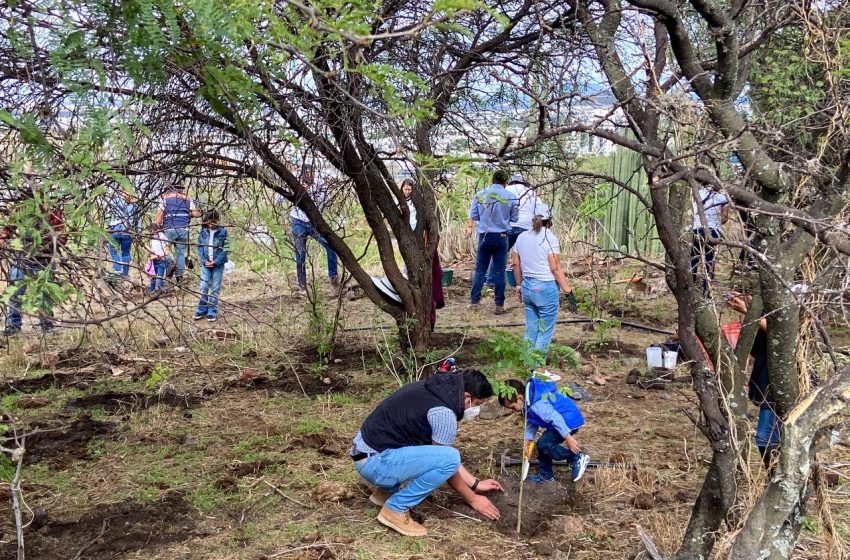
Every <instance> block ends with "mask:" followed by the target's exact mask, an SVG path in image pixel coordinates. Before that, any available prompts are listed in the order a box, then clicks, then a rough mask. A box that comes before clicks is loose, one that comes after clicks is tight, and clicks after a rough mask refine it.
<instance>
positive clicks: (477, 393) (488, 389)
mask: <svg viewBox="0 0 850 560" xmlns="http://www.w3.org/2000/svg"><path fill="white" fill-rule="evenodd" d="M460 375H462V376H463V390H464V391H465V392H467V393H469V396H470V397H472V398H473V399H489V398H490V397H492V396H493V387H492V386H491V385H490V381H489V380H488V379H487V377H486V376H485V375H484V374H483V373H481V372H480V371H478V370H477V369H472V368H467V369H464V370H462V371H461V372H460Z"/></svg>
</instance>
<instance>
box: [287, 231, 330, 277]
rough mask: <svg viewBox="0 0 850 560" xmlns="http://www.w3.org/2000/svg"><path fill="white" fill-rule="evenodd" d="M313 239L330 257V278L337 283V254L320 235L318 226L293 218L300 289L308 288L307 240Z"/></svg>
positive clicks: (293, 238)
mask: <svg viewBox="0 0 850 560" xmlns="http://www.w3.org/2000/svg"><path fill="white" fill-rule="evenodd" d="M309 237H312V238H313V239H315V240H316V241H318V242H319V243H320V244H321V245H322V247H324V248H325V253H326V254H327V256H328V277H329V278H330V279H331V282H334V281H336V276H337V262H336V252H334V250H333V249H331V246H330V245H328V242H327V241H326V240H325V238H324V237H322V236H321V235H319V232H318V230H316V226H314V225H313V224H311V223H310V222H305V221H304V220H299V219H298V218H292V242H293V244H294V245H295V272H296V274H297V275H298V287H299V288H306V287H307V238H309Z"/></svg>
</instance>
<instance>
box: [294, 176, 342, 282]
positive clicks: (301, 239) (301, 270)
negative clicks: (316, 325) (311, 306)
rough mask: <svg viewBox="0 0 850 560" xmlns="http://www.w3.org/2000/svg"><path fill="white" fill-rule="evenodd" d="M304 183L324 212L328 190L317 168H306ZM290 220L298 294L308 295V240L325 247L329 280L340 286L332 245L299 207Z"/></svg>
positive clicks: (335, 256) (295, 207)
mask: <svg viewBox="0 0 850 560" xmlns="http://www.w3.org/2000/svg"><path fill="white" fill-rule="evenodd" d="M303 175H304V178H303V182H304V184H305V185H306V186H307V190H308V192H309V193H310V196H311V197H312V199H313V202H314V203H315V204H316V206H317V207H318V208H319V210H320V211H321V210H323V209H324V207H325V206H326V205H327V203H328V194H329V193H328V190H327V188H326V187H325V185H323V184H322V183H321V182H320V181H319V180H318V178H317V177H316V171H315V168H314V167H313V166H312V165H308V166H305V167H304V174H303ZM289 219H290V220H291V222H292V242H293V245H294V246H295V271H296V276H297V279H298V293H299V294H301V295H304V294H306V293H307V240H308V239H309V238H311V237H312V238H313V239H315V240H316V241H318V242H319V244H320V245H321V246H322V247H324V249H325V253H326V254H327V257H328V278H330V281H331V285H333V286H334V287H337V286H339V275H338V271H337V255H336V252H335V251H334V250H333V249H332V248H331V246H330V244H328V242H327V241H326V240H325V238H324V237H322V236H321V235H319V232H318V230H317V229H316V226H314V225H313V224H312V223H310V218H308V217H307V214H305V213H304V211H303V210H301V209H300V208H298V207H297V206H293V207H292V210H291V211H290V212H289Z"/></svg>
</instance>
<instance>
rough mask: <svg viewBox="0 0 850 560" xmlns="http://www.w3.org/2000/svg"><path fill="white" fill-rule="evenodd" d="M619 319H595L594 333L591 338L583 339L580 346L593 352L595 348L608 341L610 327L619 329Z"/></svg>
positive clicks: (597, 348)
mask: <svg viewBox="0 0 850 560" xmlns="http://www.w3.org/2000/svg"><path fill="white" fill-rule="evenodd" d="M619 328H620V321H618V320H617V319H605V320H604V321H597V322H596V323H595V324H594V331H593V332H594V335H593V338H591V339H589V340H585V341H584V342H583V343H582V348H584V349H585V350H586V351H588V352H593V351H595V350H599V349H600V348H602V347H603V346H605V344H606V343H607V342H608V341H609V338H610V333H611V330H612V329H619Z"/></svg>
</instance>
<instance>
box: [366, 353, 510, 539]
mask: <svg viewBox="0 0 850 560" xmlns="http://www.w3.org/2000/svg"><path fill="white" fill-rule="evenodd" d="M492 396H493V388H492V387H491V385H490V382H489V381H488V380H487V378H486V377H485V376H484V374H483V373H481V372H480V371H478V370H474V369H466V370H463V371H461V372H458V373H438V374H436V375H434V376H433V377H431V378H429V379H427V380H425V381H418V382H416V383H410V384H408V385H405V386H404V387H402V388H401V389H399V390H398V391H396V392H395V393H393V394H392V395H390V396H389V397H387V398H386V399H384V400H383V401H381V403H380V404H378V406H377V408H375V410H373V411H372V413H371V414H369V416H368V417H367V418H366V420H365V421H364V422H363V425H362V426H361V427H360V430H359V431H358V432H357V435H355V436H354V440H353V441H352V446H351V460H352V461H353V462H354V468H355V469H357V473H358V474H359V475H360V476H361V477H363V479H364V480H366V481H367V482H369V483H370V484H373V485H374V486H376V487H377V489H376V490H375V491H374V492H373V493H372V495H371V496H370V497H369V501H370V502H372V503H373V504H375V505H377V506H380V507H381V511H380V512H379V513H378V521H379V522H380V523H382V524H384V525H386V526H387V527H389V528H391V529H393V530H395V531H398V532H399V533H401V534H402V535H407V536H409V537H419V536H423V535H425V534H426V533H427V530H426V529H425V527H423V526H422V525H420V524H419V523H417V522H416V521H414V520H413V519H411V518H410V509H411V508H412V507H414V506H416V505H417V504H419V503H420V502H422V501H423V500H424V499H426V498H427V497H428V496H429V495H430V494H431V493H432V492H434V490H436V489H437V488H439V487H440V486H441V485H442V484H443V483H445V482H448V484H449V486H451V487H452V489H453V490H454V491H455V492H457V493H458V494H460V496H461V497H462V498H463V499H464V500H465V501H466V502H467V503H468V504H469V505H470V506H471V507H472V508H473V509H474V510H475V511H477V512H478V513H481V514H482V515H484V516H485V517H487V518H489V519H499V510H498V508H496V506H494V505H493V503H492V502H491V501H490V500H489V499H487V498H486V497H485V496H482V495H481V493H483V492H489V491H493V490H500V491H501V490H503V489H502V485H501V484H499V483H498V482H497V481H495V480H479V479H478V478H476V477H474V476H473V475H472V474H470V473H469V471H467V470H466V468H464V466H463V465H462V464H461V461H460V452H458V450H457V449H455V448H454V447H452V444H453V443H454V440H455V437H456V436H457V425H458V422H459V421H460V420H462V419H469V418H474V417H475V415H476V414H477V410H478V408H477V407H478V406H479V405H480V404H482V403H483V402H484V401H485V400H487V399H489V398H490V397H492ZM405 482H407V484H406V485H405V486H404V487H402V484H403V483H405Z"/></svg>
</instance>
